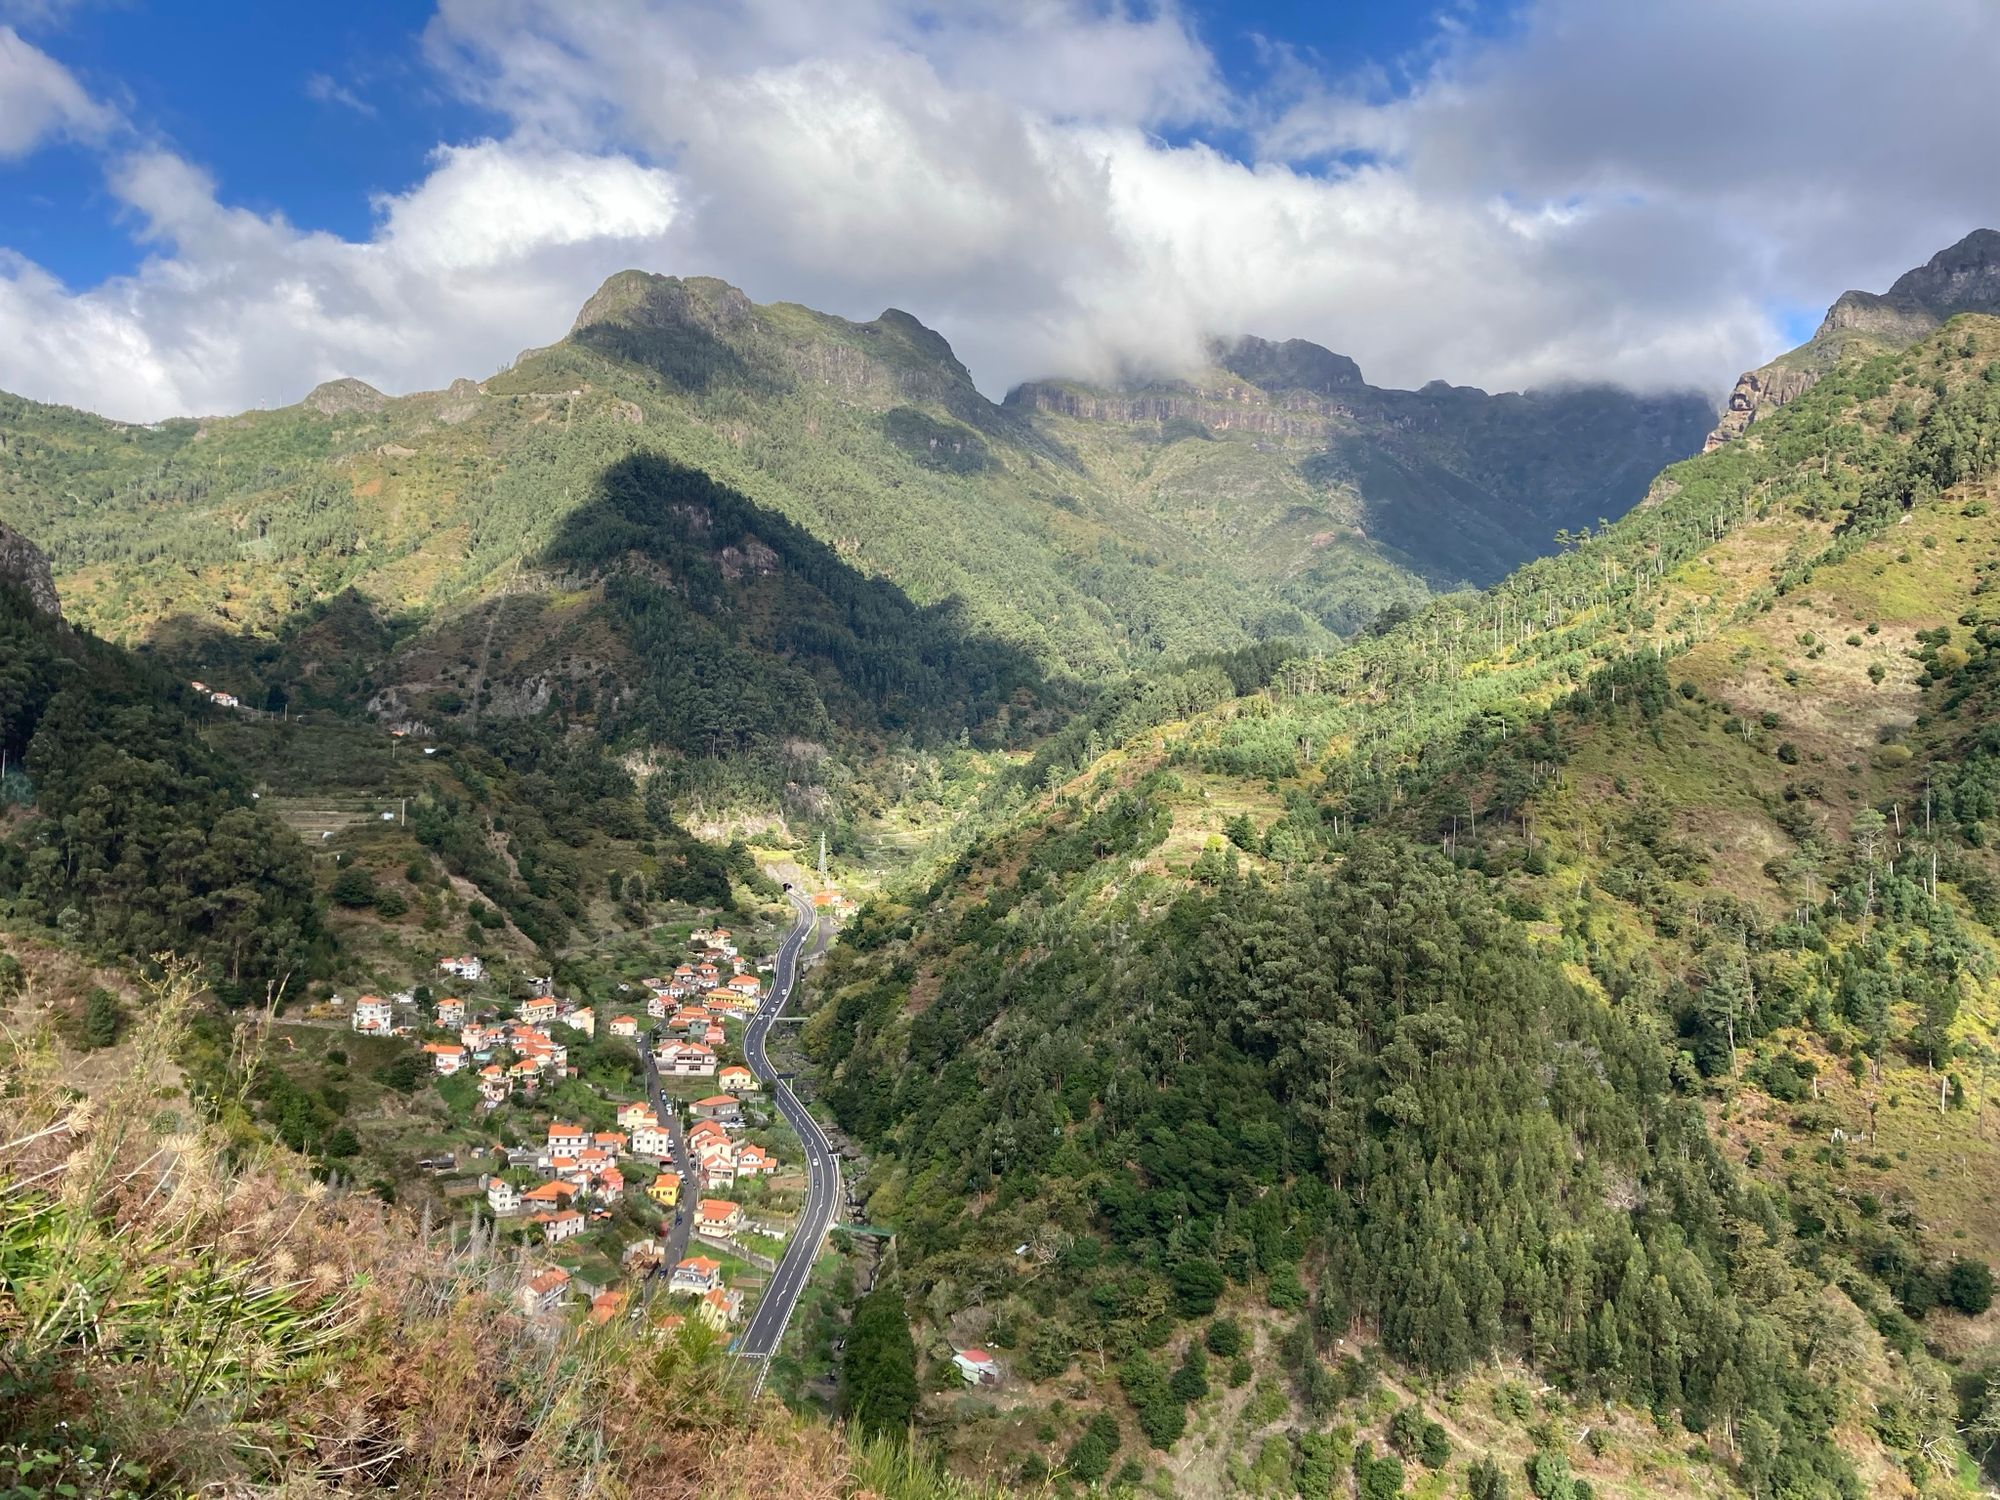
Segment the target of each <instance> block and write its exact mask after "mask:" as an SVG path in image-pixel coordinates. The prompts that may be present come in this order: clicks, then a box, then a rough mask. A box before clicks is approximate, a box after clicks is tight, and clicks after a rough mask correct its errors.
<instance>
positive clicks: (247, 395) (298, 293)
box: [0, 141, 676, 419]
mask: <svg viewBox="0 0 2000 1500" xmlns="http://www.w3.org/2000/svg"><path fill="white" fill-rule="evenodd" d="M110 184H111V188H112V191H113V192H114V193H115V194H116V195H117V196H118V198H119V199H120V201H121V202H123V203H124V204H125V205H127V206H128V207H129V209H130V210H131V211H132V213H133V214H134V215H135V217H136V219H137V222H138V230H137V232H138V233H139V235H140V236H141V238H142V239H143V240H145V241H146V242H147V243H149V244H151V245H154V246H156V247H157V253H156V254H155V255H153V256H152V257H151V258H149V259H148V260H147V261H146V262H145V264H144V265H142V266H141V267H140V269H139V270H138V271H137V272H136V273H134V274H133V275H131V276H124V277H117V278H114V279H112V280H110V281H107V282H106V283H104V284H103V285H102V286H99V287H96V288H93V289H91V290H89V291H85V292H81V293H72V292H70V291H69V290H67V289H66V288H64V287H62V286H61V285H60V284H58V283H57V282H56V281H55V280H54V279H53V278H52V277H50V276H48V275H47V274H46V273H45V272H43V271H41V270H39V269H38V268H36V267H34V266H32V265H30V264H28V263H26V262H24V261H22V260H20V259H19V258H18V257H17V258H14V259H13V260H12V261H11V262H0V386H4V387H6V388H8V389H12V390H20V391H25V392H28V393H29V394H32V395H35V396H38V397H41V398H43V399H47V400H56V401H66V402H70V403H72V404H76V405H81V406H86V407H89V408H91V409H94V410H99V411H104V412H108V413H110V414H112V415H115V416H120V417H126V418H131V419H152V418H157V417H160V416H166V415H171V414H175V413H187V412H219V411H231V410H235V409H238V408H240V407H243V406H248V405H270V404H276V403H281V402H287V401H295V400H297V399H298V398H299V397H300V396H302V395H304V394H305V392H306V391H307V390H308V389H309V388H310V387H311V386H313V385H315V384H316V383H318V382H319V381H321V380H326V379H330V378H332V377H334V376H337V375H353V376H358V377H360V378H361V379H363V380H367V381H370V382H371V383H374V384H377V385H380V386H383V387H384V388H387V389H392V390H407V389H411V388H413V387H419V386H426V385H437V384H442V383H443V382H444V381H445V380H447V379H448V378H450V376H451V375H453V374H454V373H460V372H464V371H468V370H470V371H473V372H477V373H481V374H484V373H487V372H490V371H491V370H493V369H495V368H497V367H499V366H500V365H502V364H504V363H505V362H506V361H507V360H508V359H510V358H512V357H513V355H514V354H516V353H518V352H519V350H520V348H521V347H522V345H523V344H525V343H531V342H541V341H546V340H547V339H549V338H551V337H553V336H555V335H556V334H557V333H560V332H561V331H562V328H563V326H564V321H565V319H566V314H565V313H564V312H563V311H562V310H563V309H569V310H573V305H574V303H575V302H576V301H577V299H578V293H577V290H576V289H577V288H578V287H579V286H581V287H584V288H586V289H587V288H589V287H592V286H594V285H595V284H596V282H597V281H598V280H600V279H602V278H603V277H604V276H606V275H608V274H610V273H611V272H612V271H614V270H617V269H619V268H620V267H622V266H625V265H627V264H630V263H631V262H632V261H633V260H634V259H635V258H637V257H640V256H642V255H644V254H645V252H646V250H647V248H648V247H651V246H655V245H657V244H658V243H659V242H660V239H661V236H663V235H664V234H665V233H666V232H667V231H668V229H669V228H670V226H671V225H672V223H673V219H674V215H675V212H676V205H675V198H674V192H673V188H672V185H671V182H670V180H669V179H668V178H667V176H666V174H665V173H663V172H660V171H657V170H654V169H649V168H646V167H642V166H639V165H638V164H636V163H634V162H631V161H628V160H626V159H624V158H622V157H605V156H586V155H583V154H581V153H577V152H572V151H566V150H561V149H558V148H554V147H546V146H544V147H527V146H524V145H521V144H519V143H509V142H496V141H484V142H480V143H478V144H475V145H470V146H462V147H452V148H447V149H445V150H442V151H440V152H439V153H438V155H437V157H436V160H435V162H434V164H433V168H432V171H431V174H430V176H428V177H427V178H426V179H425V180H424V181H423V182H422V183H421V184H419V185H418V186H417V187H416V188H415V189H413V190H412V191H411V192H409V193H406V194H402V195H399V196H394V197H388V198H384V199H382V200H380V201H379V202H378V204H377V210H378V213H379V216H380V221H379V227H378V229H377V231H376V233H375V235H374V237H373V238H372V239H371V240H369V241H367V242H365V243H354V242H350V241H346V240H342V239H340V238H338V237H337V236H334V235H329V234H323V233H316V232H309V231H304V230H300V229H298V228H296V227H295V226H293V225H291V224H289V223H287V222H286V221H285V220H284V219H282V218H278V217H267V216H263V215H259V214H254V213H250V212H247V211H245V210H243V209H237V208H230V207H227V206H225V205H224V204H222V203H220V202H219V201H217V198H216V195H215V185H214V183H213V182H212V181H211V180H210V179H209V178H208V177H207V176H206V175H205V174H204V173H202V172H201V171H200V170H199V169H198V168H195V167H193V166H191V165H190V164H189V163H187V162H185V161H183V160H181V159H180V158H179V157H176V156H174V155H172V154H170V153H166V152H160V151H148V152H141V153H137V154H134V155H132V156H130V157H127V158H124V159H122V160H120V161H119V162H118V163H116V164H115V165H114V167H113V169H112V172H111V174H110Z"/></svg>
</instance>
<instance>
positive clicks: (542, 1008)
mask: <svg viewBox="0 0 2000 1500" xmlns="http://www.w3.org/2000/svg"><path fill="white" fill-rule="evenodd" d="M555 1018H556V998H555V996H553V995H537V996H535V997H534V998H533V999H531V1000H523V1001H522V1002H521V1019H522V1020H524V1021H526V1022H528V1023H529V1024H530V1025H531V1026H532V1025H540V1024H541V1023H543V1022H545V1021H553V1020H554V1019H555Z"/></svg>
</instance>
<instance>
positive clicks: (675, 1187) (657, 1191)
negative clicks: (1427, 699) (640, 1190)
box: [646, 1172, 681, 1208]
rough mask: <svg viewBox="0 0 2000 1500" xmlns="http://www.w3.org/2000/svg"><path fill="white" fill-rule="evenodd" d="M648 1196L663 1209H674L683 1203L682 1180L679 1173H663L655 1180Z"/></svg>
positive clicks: (648, 1190)
mask: <svg viewBox="0 0 2000 1500" xmlns="http://www.w3.org/2000/svg"><path fill="white" fill-rule="evenodd" d="M646 1195H647V1196H648V1197H649V1198H651V1199H652V1200H653V1201H654V1202H655V1203H657V1204H659V1205H660V1206H661V1207H663V1208H672V1207H673V1206H674V1205H675V1204H676V1203H679V1202H680V1201H681V1179H680V1174H679V1173H678V1172H662V1173H661V1174H660V1175H659V1176H658V1177H655V1178H654V1179H653V1184H652V1186H651V1187H649V1188H647V1189H646Z"/></svg>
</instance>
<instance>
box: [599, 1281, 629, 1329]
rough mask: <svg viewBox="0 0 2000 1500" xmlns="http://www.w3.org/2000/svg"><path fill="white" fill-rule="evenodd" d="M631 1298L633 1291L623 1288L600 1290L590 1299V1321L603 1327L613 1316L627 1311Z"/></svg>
mask: <svg viewBox="0 0 2000 1500" xmlns="http://www.w3.org/2000/svg"><path fill="white" fill-rule="evenodd" d="M630 1300H631V1293H630V1292H627V1291H624V1290H622V1289H614V1290H612V1291H608V1292H599V1293H598V1294H597V1295H596V1296H595V1297H592V1298H591V1299H590V1321H591V1323H592V1324H593V1325H594V1326H596V1327H598V1328H602V1327H603V1326H604V1325H605V1324H606V1323H609V1322H610V1321H611V1320H612V1319H613V1318H615V1317H617V1316H618V1315H619V1314H620V1313H622V1312H623V1311H625V1304H626V1303H627V1302H628V1301H630Z"/></svg>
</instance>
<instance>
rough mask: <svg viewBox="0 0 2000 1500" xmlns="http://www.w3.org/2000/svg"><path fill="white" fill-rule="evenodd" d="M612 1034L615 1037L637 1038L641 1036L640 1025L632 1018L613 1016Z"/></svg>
mask: <svg viewBox="0 0 2000 1500" xmlns="http://www.w3.org/2000/svg"><path fill="white" fill-rule="evenodd" d="M611 1034H612V1035H613V1036H628V1037H629V1036H637V1035H638V1034H639V1023H638V1021H637V1020H635V1019H634V1018H633V1017H631V1016H613V1017H612V1018H611Z"/></svg>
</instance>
